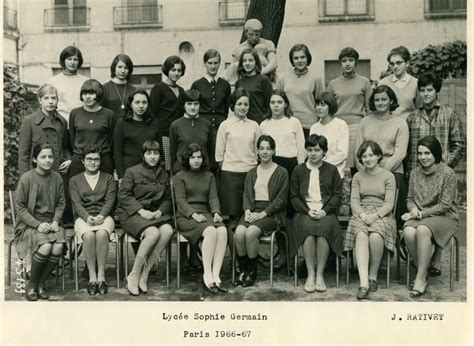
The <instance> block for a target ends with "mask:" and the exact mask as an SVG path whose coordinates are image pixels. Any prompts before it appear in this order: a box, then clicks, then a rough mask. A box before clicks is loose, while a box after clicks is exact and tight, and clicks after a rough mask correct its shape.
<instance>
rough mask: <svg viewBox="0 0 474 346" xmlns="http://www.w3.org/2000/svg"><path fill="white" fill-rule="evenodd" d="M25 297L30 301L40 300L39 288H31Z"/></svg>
mask: <svg viewBox="0 0 474 346" xmlns="http://www.w3.org/2000/svg"><path fill="white" fill-rule="evenodd" d="M25 298H26V300H27V301H29V302H35V301H37V300H38V290H37V289H36V288H31V289H30V290H29V291H28V292H27V293H26V295H25Z"/></svg>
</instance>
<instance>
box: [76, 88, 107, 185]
mask: <svg viewBox="0 0 474 346" xmlns="http://www.w3.org/2000/svg"><path fill="white" fill-rule="evenodd" d="M103 95H104V89H103V88H102V85H101V84H100V83H99V82H98V81H97V80H95V79H89V80H88V81H86V82H85V83H84V84H83V85H82V87H81V92H80V99H81V100H82V101H83V102H84V106H82V107H80V108H75V109H73V110H72V112H71V118H70V120H69V137H70V140H71V145H72V164H71V169H70V171H69V177H73V176H75V175H76V174H78V173H81V172H83V171H84V165H83V164H82V162H81V160H82V155H83V150H84V148H85V147H86V145H90V144H95V145H97V146H98V147H99V149H100V155H101V162H100V167H99V169H100V170H101V171H103V172H106V173H109V174H112V172H113V170H114V165H113V161H112V140H113V133H114V117H115V116H114V112H112V111H111V110H110V109H107V108H103V107H102V106H101V105H100V104H99V101H100V100H101V99H102V96H103Z"/></svg>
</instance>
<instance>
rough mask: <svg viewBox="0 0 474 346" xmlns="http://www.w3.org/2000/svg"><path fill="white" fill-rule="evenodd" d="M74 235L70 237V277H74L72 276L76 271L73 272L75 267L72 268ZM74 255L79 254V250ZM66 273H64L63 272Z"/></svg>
mask: <svg viewBox="0 0 474 346" xmlns="http://www.w3.org/2000/svg"><path fill="white" fill-rule="evenodd" d="M74 237H75V235H74V236H72V237H71V238H69V249H70V250H69V275H70V278H71V279H72V277H73V276H74V272H73V269H72V261H73V259H72V247H73V242H74ZM74 256H77V252H75V253H74ZM63 274H64V273H63Z"/></svg>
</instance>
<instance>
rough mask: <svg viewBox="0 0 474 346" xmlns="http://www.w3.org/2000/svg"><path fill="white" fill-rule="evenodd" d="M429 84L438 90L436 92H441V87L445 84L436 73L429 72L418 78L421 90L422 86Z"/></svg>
mask: <svg viewBox="0 0 474 346" xmlns="http://www.w3.org/2000/svg"><path fill="white" fill-rule="evenodd" d="M428 85H432V86H433V88H434V89H435V90H436V93H439V92H440V91H441V87H442V86H443V80H442V79H441V78H439V77H438V76H437V75H436V74H435V73H433V72H427V73H425V74H423V75H421V77H420V78H418V90H421V88H423V87H426V86H428Z"/></svg>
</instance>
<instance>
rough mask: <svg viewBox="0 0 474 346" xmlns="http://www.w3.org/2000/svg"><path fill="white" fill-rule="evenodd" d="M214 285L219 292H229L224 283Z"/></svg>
mask: <svg viewBox="0 0 474 346" xmlns="http://www.w3.org/2000/svg"><path fill="white" fill-rule="evenodd" d="M214 285H215V286H216V288H217V290H218V291H219V292H222V293H227V292H229V289H228V288H227V287H226V286H225V285H224V284H223V283H222V282H219V283H215V284H214Z"/></svg>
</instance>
